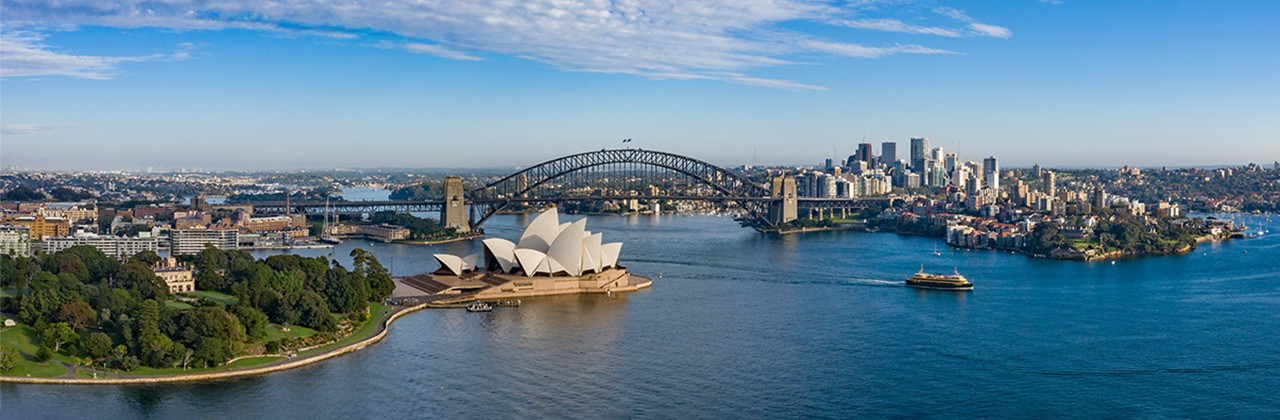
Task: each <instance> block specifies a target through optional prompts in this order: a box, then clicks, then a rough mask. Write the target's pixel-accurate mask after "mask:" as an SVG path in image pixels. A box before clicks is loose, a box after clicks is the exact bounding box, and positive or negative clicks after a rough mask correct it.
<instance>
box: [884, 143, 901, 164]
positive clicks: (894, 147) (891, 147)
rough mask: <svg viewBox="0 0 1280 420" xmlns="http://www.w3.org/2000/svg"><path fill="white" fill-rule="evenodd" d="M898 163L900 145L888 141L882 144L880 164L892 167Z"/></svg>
mask: <svg viewBox="0 0 1280 420" xmlns="http://www.w3.org/2000/svg"><path fill="white" fill-rule="evenodd" d="M897 161H898V143H894V142H891V141H886V142H883V143H880V163H883V164H885V165H892V164H893V163H894V162H897Z"/></svg>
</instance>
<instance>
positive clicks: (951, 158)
mask: <svg viewBox="0 0 1280 420" xmlns="http://www.w3.org/2000/svg"><path fill="white" fill-rule="evenodd" d="M959 162H960V158H959V157H957V156H956V154H955V153H947V155H946V156H945V157H943V158H942V169H944V170H946V171H947V175H948V176H954V174H955V172H956V164H957V163H959Z"/></svg>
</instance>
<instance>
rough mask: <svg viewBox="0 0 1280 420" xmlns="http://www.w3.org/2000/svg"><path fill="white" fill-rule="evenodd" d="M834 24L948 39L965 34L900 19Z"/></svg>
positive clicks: (843, 21) (847, 20)
mask: <svg viewBox="0 0 1280 420" xmlns="http://www.w3.org/2000/svg"><path fill="white" fill-rule="evenodd" d="M832 24H835V25H840V26H847V27H850V28H855V29H868V30H873V31H883V32H901V33H907V34H922V35H937V36H945V37H948V38H959V37H962V36H964V32H962V31H959V30H955V29H950V28H942V27H937V26H919V25H911V24H908V23H906V22H903V21H901V20H898V19H845V20H837V21H833V22H832Z"/></svg>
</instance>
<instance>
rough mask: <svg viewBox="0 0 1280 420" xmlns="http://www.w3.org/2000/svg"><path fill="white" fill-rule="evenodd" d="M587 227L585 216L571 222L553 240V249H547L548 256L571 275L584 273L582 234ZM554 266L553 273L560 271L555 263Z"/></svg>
mask: <svg viewBox="0 0 1280 420" xmlns="http://www.w3.org/2000/svg"><path fill="white" fill-rule="evenodd" d="M586 228H587V219H586V218H585V217H584V218H582V219H578V221H576V222H573V223H570V224H569V227H566V228H565V229H564V230H562V231H560V236H557V237H556V240H555V241H553V242H551V249H549V250H547V258H549V259H551V260H552V262H554V263H558V264H559V265H560V267H559V268H563V270H564V272H566V273H569V275H571V276H581V275H582V234H583V232H586ZM552 268H553V269H552V273H555V272H556V271H559V270H555V268H557V267H555V264H552Z"/></svg>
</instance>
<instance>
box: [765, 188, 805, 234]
mask: <svg viewBox="0 0 1280 420" xmlns="http://www.w3.org/2000/svg"><path fill="white" fill-rule="evenodd" d="M770 184H771V188H770V189H769V193H770V197H771V198H772V199H773V201H771V202H769V222H770V223H771V224H773V225H774V226H777V225H781V224H784V223H787V222H790V221H792V220H796V219H797V218H799V216H800V215H799V205H798V203H797V200H796V178H795V177H791V176H777V177H774V178H773V180H772V182H771V183H770Z"/></svg>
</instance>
